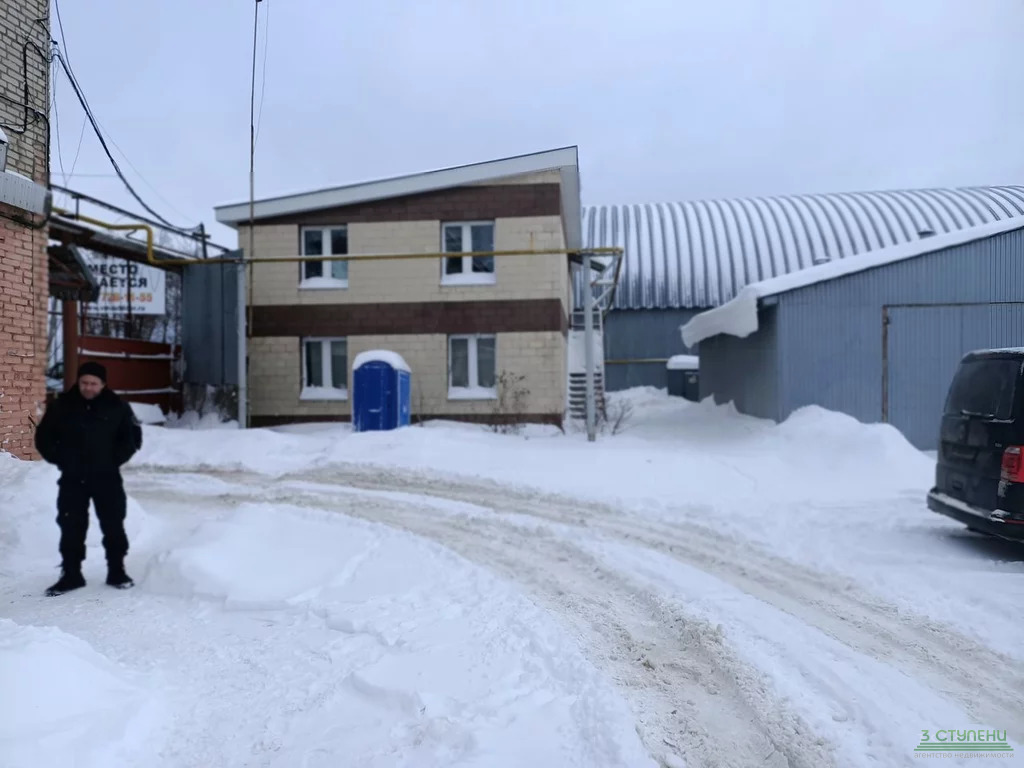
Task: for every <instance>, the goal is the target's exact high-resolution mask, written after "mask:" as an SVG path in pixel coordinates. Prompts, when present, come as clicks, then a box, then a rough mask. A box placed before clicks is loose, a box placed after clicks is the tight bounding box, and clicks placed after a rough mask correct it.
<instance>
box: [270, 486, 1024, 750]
mask: <svg viewBox="0 0 1024 768" xmlns="http://www.w3.org/2000/svg"><path fill="white" fill-rule="evenodd" d="M335 471H336V472H337V474H335ZM327 474H328V473H327V472H315V473H309V474H305V475H295V476H288V477H287V478H283V479H287V480H292V479H295V480H300V481H302V480H307V481H309V480H314V479H315V482H317V483H334V484H337V485H344V486H351V487H355V488H363V489H366V490H372V491H404V492H407V493H417V494H423V495H428V496H437V497H439V498H444V499H453V500H456V501H460V502H464V503H471V504H474V505H477V506H480V507H485V508H490V509H492V510H493V511H494V512H496V513H498V514H505V515H509V514H511V515H519V516H528V517H532V518H537V519H539V520H544V521H548V522H551V523H555V524H556V525H568V526H579V527H585V528H586V529H587V530H588V531H590V532H592V533H599V534H602V535H605V536H608V537H610V538H613V539H615V540H618V541H623V542H626V543H631V544H634V545H638V546H642V547H647V548H650V549H652V550H655V551H658V552H662V553H664V554H667V555H669V556H671V557H673V558H675V559H677V560H679V561H680V562H683V563H685V564H687V565H691V566H693V567H696V568H699V569H700V570H702V571H704V572H706V573H708V574H711V575H713V576H716V577H717V578H719V579H721V580H722V581H724V582H726V583H728V584H730V585H732V586H734V587H737V588H739V589H740V590H742V591H744V592H746V593H747V594H749V595H751V596H753V597H757V598H758V599H760V600H763V601H764V602H766V603H769V604H770V605H772V606H774V607H775V608H778V609H779V610H782V611H784V612H785V613H788V614H790V615H791V616H794V617H795V618H798V619H800V620H801V621H803V622H804V623H806V624H809V625H811V626H813V627H815V628H817V629H819V630H821V631H822V632H824V633H825V634H826V635H828V636H830V637H832V638H833V639H835V640H838V641H839V642H841V643H843V644H844V645H846V646H848V647H850V648H852V649H853V650H856V651H858V652H861V653H864V654H866V655H869V656H872V657H874V658H878V659H881V660H884V661H886V662H888V663H889V664H891V665H892V666H894V667H896V668H897V669H900V670H901V671H903V672H905V673H906V674H908V675H909V676H911V677H914V678H916V679H918V680H921V681H922V682H925V683H927V684H928V685H929V686H930V687H931V688H933V689H934V690H935V691H937V692H938V693H940V694H942V695H943V696H946V697H948V698H950V699H952V700H954V701H956V702H957V703H959V704H960V705H961V706H962V707H963V708H964V710H965V711H966V712H967V713H968V714H969V715H971V716H972V717H974V718H976V719H977V720H978V721H980V722H987V723H996V724H998V725H999V727H1000V728H1001V729H1002V728H1004V727H1005V728H1006V729H1007V730H1008V731H1009V735H1010V736H1011V737H1012V738H1015V739H1018V740H1021V739H1024V664H1021V663H1020V662H1019V661H1017V660H1016V659H1013V658H1011V657H1009V656H1006V655H1004V654H1000V653H998V652H997V651H995V650H993V649H991V648H988V647H986V646H985V645H983V644H981V643H979V642H976V641H975V640H972V639H970V638H968V637H966V636H964V635H962V634H960V633H959V632H957V631H956V630H955V629H954V628H951V627H949V626H947V625H944V624H940V623H938V622H934V621H931V620H929V619H927V618H925V617H922V616H920V615H914V614H910V613H908V612H905V611H900V610H898V609H897V608H896V607H894V606H893V605H891V604H889V603H886V602H884V601H883V600H881V599H880V598H877V597H875V596H873V595H869V594H867V593H866V592H864V591H863V590H861V589H860V588H859V587H858V586H856V585H855V584H854V583H853V581H852V580H849V579H844V578H842V577H836V576H832V575H828V574H824V573H821V572H819V571H815V570H812V569H809V568H806V567H803V566H800V565H797V564H795V563H792V562H790V561H788V560H785V559H783V558H780V557H775V556H773V555H770V554H768V553H765V552H763V551H761V550H760V549H759V548H758V547H757V546H756V545H755V544H753V543H750V542H745V541H743V542H737V541H735V540H733V539H731V538H729V537H726V536H722V535H720V534H718V533H717V532H715V531H713V530H711V529H709V528H706V527H703V526H700V525H699V524H697V523H694V522H692V521H691V520H684V521H681V522H680V524H679V525H673V524H671V523H667V522H664V521H658V520H653V519H649V518H644V517H640V516H637V515H633V514H627V513H625V512H623V511H622V510H620V509H616V508H614V507H611V506H608V505H602V504H600V503H588V502H582V501H579V500H576V499H571V498H566V497H562V496H558V495H555V494H547V493H543V492H532V491H527V490H523V489H519V488H510V487H506V486H501V485H499V484H496V483H489V482H486V481H484V482H474V481H466V480H461V479H460V480H455V481H453V480H449V479H433V478H427V477H423V476H417V475H415V474H414V473H404V472H401V471H395V470H393V469H391V468H387V469H383V470H382V469H379V468H366V467H360V466H345V467H343V468H339V469H337V470H335V469H334V468H332V470H331V474H332V475H334V476H333V477H327V478H325V477H324V475H327Z"/></svg>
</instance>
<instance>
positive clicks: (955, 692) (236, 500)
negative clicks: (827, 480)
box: [128, 465, 1024, 768]
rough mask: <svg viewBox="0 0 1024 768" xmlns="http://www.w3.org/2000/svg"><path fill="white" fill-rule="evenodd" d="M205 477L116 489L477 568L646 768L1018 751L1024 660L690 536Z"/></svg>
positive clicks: (711, 538) (572, 512) (455, 495)
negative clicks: (511, 600)
mask: <svg viewBox="0 0 1024 768" xmlns="http://www.w3.org/2000/svg"><path fill="white" fill-rule="evenodd" d="M209 474H210V475H213V476H215V477H216V478H218V479H219V480H220V481H222V482H223V483H225V484H226V485H225V486H224V488H225V490H224V492H223V493H220V494H218V495H213V496H211V495H209V494H208V493H207V494H206V495H203V496H202V498H201V499H200V498H199V497H189V496H188V495H187V493H188V490H187V489H188V483H182V477H181V475H176V474H174V473H171V472H162V471H156V470H147V471H144V472H132V473H130V475H129V476H128V487H129V492H130V493H131V494H132V495H133V496H134V497H135V498H137V499H138V500H139V501H140V502H141V503H142V504H143V505H144V506H145V505H147V504H150V503H153V504H156V503H157V502H160V503H162V504H163V505H165V506H166V504H167V503H168V499H169V498H170V499H172V501H173V503H176V504H180V505H182V506H183V507H184V506H188V507H194V506H202V505H215V506H220V507H231V506H236V505H241V504H246V503H252V502H260V503H270V504H273V503H287V504H290V505H296V506H306V507H310V508H315V509H320V510H332V511H336V512H338V513H342V514H345V515H350V516H354V517H360V518H365V519H368V520H372V521H375V522H379V523H384V524H386V525H390V526H394V527H397V528H401V529H404V530H406V531H409V532H412V533H414V534H417V535H419V536H422V537H426V538H429V539H432V540H434V541H436V542H438V543H440V544H442V545H444V546H445V547H447V548H449V549H451V550H453V551H455V552H456V553H458V554H460V555H461V556H463V557H465V558H466V559H468V560H470V561H473V562H475V563H478V564H481V565H484V566H486V567H488V568H490V569H493V570H494V571H496V572H497V573H499V574H500V575H502V576H504V577H506V578H508V579H510V580H511V581H513V582H515V583H517V584H518V585H520V586H521V587H522V588H523V589H524V590H525V591H527V592H528V593H529V594H530V595H531V596H532V597H533V599H534V600H535V601H536V602H537V603H538V604H540V605H542V606H543V607H546V608H547V609H549V610H551V611H552V612H554V613H555V614H556V615H557V616H558V617H559V618H560V619H561V620H562V621H563V622H564V623H565V624H566V625H568V626H569V627H570V628H571V630H572V631H573V632H574V634H575V635H576V636H577V638H578V640H579V642H580V643H581V645H582V647H583V649H584V651H585V652H586V654H587V655H588V657H589V658H590V659H591V660H592V661H593V662H594V663H595V665H596V666H597V667H598V668H599V669H601V670H602V671H603V672H604V673H605V674H607V675H608V676H609V677H610V678H611V679H613V680H614V681H615V682H616V683H617V684H618V686H619V687H620V689H621V690H622V691H623V693H624V695H625V696H626V698H627V700H628V701H629V703H630V704H631V706H632V708H633V711H634V712H635V714H636V718H637V729H638V732H639V734H640V736H641V738H642V739H643V741H644V743H645V745H646V747H647V748H648V749H649V750H650V753H651V755H652V756H654V757H655V758H656V759H658V760H660V761H662V764H663V765H667V766H672V765H673V758H672V757H671V755H673V754H681V755H683V756H684V757H685V759H686V762H687V765H691V766H722V767H724V766H751V765H758V766H793V767H794V768H796V767H798V766H799V767H802V766H807V768H810V767H811V766H815V767H817V766H830V765H862V764H863V765H870V764H884V765H903V764H905V765H911V764H913V759H912V758H913V754H912V750H913V747H914V746H915V743H914V741H913V740H915V739H916V738H918V737H919V735H920V730H923V729H925V728H940V727H946V724H948V723H950V722H951V721H950V718H956V719H955V720H954V721H953V723H954V724H956V723H965V722H971V723H977V724H984V725H986V726H988V727H991V728H999V729H1006V730H1007V731H1008V734H1009V736H1010V738H1011V739H1012V740H1019V739H1020V738H1021V737H1024V665H1021V664H1020V663H1019V662H1017V661H1015V660H1013V659H1010V658H1008V657H1006V656H1003V655H1000V654H999V653H998V652H996V651H994V650H992V649H989V648H986V647H985V646H983V645H981V644H979V643H977V642H975V641H973V640H970V639H968V638H966V637H964V636H962V635H960V634H958V633H956V632H954V631H952V630H951V629H949V628H948V627H945V626H942V625H939V624H936V623H934V622H930V621H928V620H926V619H923V618H921V617H918V616H914V615H909V614H907V613H906V612H901V611H898V610H896V609H895V608H893V607H892V606H891V605H889V604H887V603H886V602H885V601H884V600H882V599H880V598H878V597H876V596H873V595H869V594H866V593H864V592H863V591H861V590H859V589H858V588H856V587H855V586H854V585H853V584H852V583H851V582H849V581H847V580H845V579H841V578H838V577H834V576H831V575H828V574H824V573H820V572H815V571H812V570H809V569H807V568H805V567H803V566H798V565H796V564H793V563H791V562H788V561H785V560H782V559H780V558H778V557H774V556H772V555H771V554H770V553H766V552H763V551H758V550H757V549H756V548H755V547H753V546H752V545H751V544H750V543H748V542H743V541H737V540H735V539H731V538H728V537H726V536H723V535H720V534H718V533H716V532H715V531H713V530H711V529H708V528H702V527H699V526H695V525H693V524H692V523H690V522H687V523H686V524H685V526H684V525H679V526H676V525H672V524H671V523H666V522H664V521H654V520H650V519H645V518H644V517H642V516H640V515H637V514H631V513H627V512H624V511H622V510H618V509H615V508H613V507H609V506H602V505H598V504H593V503H588V502H581V501H579V500H574V499H571V498H566V497H560V496H554V495H550V494H542V493H534V492H531V491H527V490H523V489H518V488H517V489H512V488H509V487H505V486H502V485H499V484H496V483H491V482H486V481H468V480H462V479H457V480H453V479H448V478H445V479H438V478H436V477H430V476H426V475H421V474H416V473H412V472H406V471H400V470H395V469H390V468H378V467H364V466H356V465H352V466H340V467H333V468H331V469H329V470H326V469H325V470H318V471H316V472H311V473H300V474H291V475H287V476H284V477H279V478H268V477H266V476H261V475H256V474H249V473H232V472H211V473H209ZM183 491H184V493H185V494H186V495H182V494H183ZM739 640H743V642H741V643H734V642H733V641H739ZM766 670H773V671H771V672H769V671H766ZM893 712H901V713H903V714H905V715H906V716H905V717H904V718H903V719H902V723H903V727H900V726H899V725H898V724H896V723H894V722H893V718H892V713H893ZM908 722H909V723H911V724H912V725H911V729H910V730H909V731H908V730H907V728H906V723H908ZM954 764H956V763H954Z"/></svg>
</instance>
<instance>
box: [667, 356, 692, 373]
mask: <svg viewBox="0 0 1024 768" xmlns="http://www.w3.org/2000/svg"><path fill="white" fill-rule="evenodd" d="M665 367H666V368H667V369H668V370H670V371H696V370H699V369H700V358H699V357H698V356H697V355H672V357H670V358H669V359H668V362H667V363H666V364H665Z"/></svg>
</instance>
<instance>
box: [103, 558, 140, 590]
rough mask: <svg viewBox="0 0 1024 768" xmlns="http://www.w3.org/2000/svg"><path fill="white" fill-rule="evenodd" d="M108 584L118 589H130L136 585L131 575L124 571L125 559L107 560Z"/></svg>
mask: <svg viewBox="0 0 1024 768" xmlns="http://www.w3.org/2000/svg"><path fill="white" fill-rule="evenodd" d="M107 584H109V585H110V586H112V587H117V588H118V589H129V588H131V587H134V586H135V582H134V581H132V579H131V576H129V575H128V574H127V573H125V572H124V560H108V561H107Z"/></svg>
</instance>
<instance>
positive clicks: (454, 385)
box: [448, 334, 497, 400]
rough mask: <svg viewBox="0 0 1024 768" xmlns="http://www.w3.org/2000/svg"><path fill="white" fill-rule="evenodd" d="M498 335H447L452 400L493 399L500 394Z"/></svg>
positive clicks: (449, 393) (449, 395) (449, 391)
mask: <svg viewBox="0 0 1024 768" xmlns="http://www.w3.org/2000/svg"><path fill="white" fill-rule="evenodd" d="M496 379H497V371H496V360H495V337H494V336H493V335H481V334H477V335H466V336H449V337H448V397H449V398H450V399H452V400H474V399H481V400H483V399H487V400H489V399H491V398H494V397H496V396H497V387H496Z"/></svg>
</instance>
